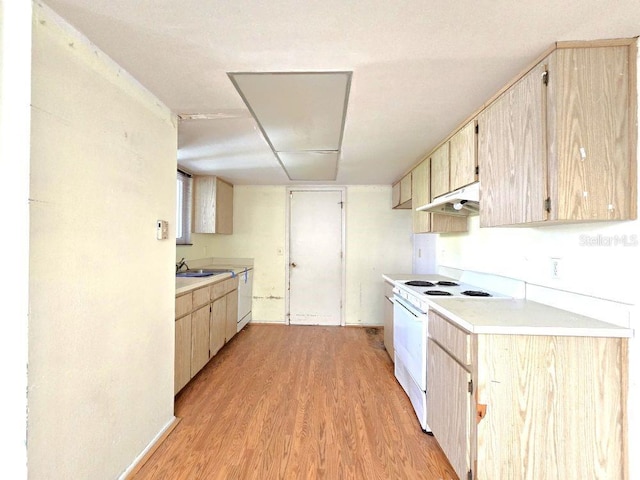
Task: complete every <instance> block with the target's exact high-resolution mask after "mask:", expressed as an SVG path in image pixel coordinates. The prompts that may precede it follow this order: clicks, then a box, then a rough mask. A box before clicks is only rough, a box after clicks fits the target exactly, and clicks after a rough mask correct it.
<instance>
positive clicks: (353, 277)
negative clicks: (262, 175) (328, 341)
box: [176, 185, 411, 325]
mask: <svg viewBox="0 0 640 480" xmlns="http://www.w3.org/2000/svg"><path fill="white" fill-rule="evenodd" d="M233 215H234V219H233V222H234V225H233V229H234V233H233V235H229V236H227V235H194V238H193V242H194V245H193V246H190V247H178V248H177V252H176V253H177V258H178V259H179V258H182V257H185V258H187V259H196V258H204V257H212V256H213V257H241V258H247V257H248V258H254V259H255V263H254V269H255V272H254V287H253V319H254V321H259V322H276V323H282V322H284V321H285V314H286V305H285V273H286V272H285V268H286V262H285V260H286V259H285V256H284V254H285V244H286V187H285V186H266V187H263V186H242V185H237V186H235V187H234V198H233ZM410 232H411V212H410V211H403V210H392V209H391V187H390V186H348V187H347V193H346V252H345V259H346V265H345V268H346V292H345V293H346V305H345V322H346V323H347V324H351V325H358V324H366V325H371V324H382V311H381V308H380V307H381V305H382V298H383V289H382V277H381V275H382V274H383V273H385V272H386V273H390V272H392V271H393V272H397V271H406V272H410V271H411V233H410Z"/></svg>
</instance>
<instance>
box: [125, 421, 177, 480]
mask: <svg viewBox="0 0 640 480" xmlns="http://www.w3.org/2000/svg"><path fill="white" fill-rule="evenodd" d="M180 420H181V419H180V418H179V417H173V418H172V419H171V420H170V421H169V423H167V424H166V425H165V427H164V428H163V429H162V430H161V431H160V432H159V433H158V435H156V437H155V438H154V439H153V440H152V441H151V443H149V445H147V448H145V449H144V450H143V451H142V452H141V453H140V455H138V456H137V457H136V459H135V460H134V461H133V463H131V465H129V468H127V469H126V470H125V471H124V473H123V474H122V475H120V477H119V480H132V479H133V478H134V477H135V476H136V474H137V473H138V472H139V471H140V469H141V468H142V467H143V466H144V464H145V463H147V461H148V460H149V459H150V458H151V456H152V455H153V454H154V453H155V451H156V450H157V449H158V447H160V445H162V443H163V442H164V441H165V439H166V438H167V437H168V436H169V435H171V432H173V429H174V428H176V427H177V426H178V423H180Z"/></svg>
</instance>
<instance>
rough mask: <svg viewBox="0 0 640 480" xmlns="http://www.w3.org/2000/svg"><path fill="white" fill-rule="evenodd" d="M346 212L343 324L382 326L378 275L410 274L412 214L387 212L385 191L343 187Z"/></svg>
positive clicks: (388, 189) (387, 191)
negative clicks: (345, 277) (345, 272)
mask: <svg viewBox="0 0 640 480" xmlns="http://www.w3.org/2000/svg"><path fill="white" fill-rule="evenodd" d="M346 208H347V220H346V223H347V232H346V233H347V247H346V250H347V251H346V270H347V282H346V288H347V290H346V316H345V318H346V323H347V324H351V325H360V324H362V325H382V324H383V320H384V319H383V313H384V310H383V309H382V305H383V299H384V284H383V282H382V274H383V273H402V272H410V271H411V255H412V243H411V241H412V234H411V228H412V226H411V225H412V223H411V222H412V220H411V210H392V209H391V187H390V186H386V185H385V186H350V187H348V188H347V205H346Z"/></svg>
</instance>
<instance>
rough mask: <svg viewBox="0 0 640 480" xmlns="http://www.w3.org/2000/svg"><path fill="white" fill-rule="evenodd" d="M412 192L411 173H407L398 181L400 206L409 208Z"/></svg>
mask: <svg viewBox="0 0 640 480" xmlns="http://www.w3.org/2000/svg"><path fill="white" fill-rule="evenodd" d="M412 200H413V192H412V190H411V173H407V174H406V175H405V176H404V177H402V180H400V205H404V206H405V207H406V208H411V204H412Z"/></svg>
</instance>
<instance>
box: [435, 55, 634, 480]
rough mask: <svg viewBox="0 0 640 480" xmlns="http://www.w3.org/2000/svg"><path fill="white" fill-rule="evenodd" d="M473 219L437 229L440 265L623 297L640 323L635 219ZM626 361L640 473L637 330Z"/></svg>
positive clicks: (580, 300)
mask: <svg viewBox="0 0 640 480" xmlns="http://www.w3.org/2000/svg"><path fill="white" fill-rule="evenodd" d="M638 63H639V64H640V61H639V62H638ZM639 78H640V75H639ZM639 90H640V85H639ZM639 124H640V120H639ZM639 137H640V132H639ZM639 163H640V162H639ZM639 176H640V175H639ZM639 191H640V185H639ZM639 210H640V208H639ZM470 226H471V228H470V232H469V233H468V234H459V235H442V236H440V238H439V240H438V260H439V264H440V265H445V266H449V267H454V268H458V269H463V270H465V269H468V270H476V271H482V272H490V273H496V274H500V275H504V276H507V277H513V278H518V279H522V280H525V281H526V282H528V283H529V284H530V285H529V287H528V291H535V292H536V293H538V292H541V291H545V290H547V289H554V290H561V291H562V292H570V293H576V294H579V295H574V296H570V297H573V298H575V302H576V303H575V304H574V305H568V306H571V307H572V309H573V310H576V311H581V310H582V309H583V308H584V306H585V305H589V304H590V297H598V298H603V299H607V300H612V301H615V302H622V303H623V304H624V305H621V306H620V308H617V309H615V310H614V308H613V307H614V306H615V305H613V304H612V305H611V306H610V312H611V315H616V316H618V315H619V314H621V313H625V314H626V316H627V322H628V323H629V324H630V325H631V327H632V328H634V329H635V330H636V332H638V331H640V315H639V313H638V305H637V302H638V296H639V295H638V281H637V273H638V271H639V267H640V221H638V220H636V221H628V222H615V223H609V222H606V223H589V224H579V225H563V226H561V225H559V226H549V227H540V228H486V229H481V228H479V219H478V217H475V218H472V219H471V222H470ZM552 257H553V258H560V259H561V272H560V273H561V278H560V279H558V280H555V279H552V278H551V268H550V258H552ZM537 286H542V287H546V288H538V287H537ZM565 296H566V294H565ZM549 298H551V297H550V296H549ZM583 313H585V314H589V313H588V312H583ZM629 366H630V371H629V380H630V381H629V401H628V406H629V407H628V413H629V428H628V432H629V451H630V452H632V453H631V455H630V459H629V461H630V475H629V478H640V457H638V455H634V454H633V452H636V451H638V449H640V428H639V427H640V339H638V338H637V334H636V338H632V339H630V341H629Z"/></svg>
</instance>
